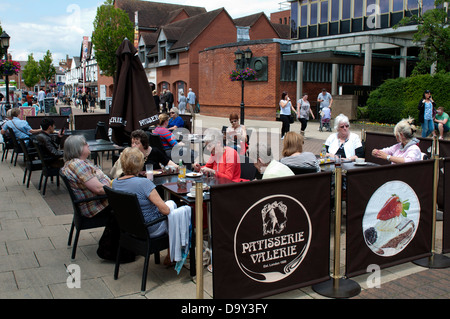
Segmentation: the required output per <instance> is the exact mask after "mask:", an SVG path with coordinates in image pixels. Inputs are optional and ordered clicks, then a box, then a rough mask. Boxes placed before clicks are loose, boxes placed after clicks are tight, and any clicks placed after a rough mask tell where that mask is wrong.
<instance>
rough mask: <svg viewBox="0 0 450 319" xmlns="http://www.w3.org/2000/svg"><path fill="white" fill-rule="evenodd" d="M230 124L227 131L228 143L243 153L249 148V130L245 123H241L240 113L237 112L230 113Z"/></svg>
mask: <svg viewBox="0 0 450 319" xmlns="http://www.w3.org/2000/svg"><path fill="white" fill-rule="evenodd" d="M230 124H231V126H229V127H227V130H226V132H225V135H226V141H227V145H229V146H231V147H233V148H234V149H235V150H236V151H237V152H238V153H239V154H241V155H243V154H245V151H246V150H247V143H248V141H247V130H246V128H245V126H244V125H241V124H239V115H237V114H236V113H231V114H230Z"/></svg>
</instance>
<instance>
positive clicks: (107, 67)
mask: <svg viewBox="0 0 450 319" xmlns="http://www.w3.org/2000/svg"><path fill="white" fill-rule="evenodd" d="M133 37H134V28H133V23H132V22H131V20H130V18H129V17H128V14H127V13H126V12H125V11H123V10H121V9H119V8H115V7H114V5H113V1H112V0H106V1H105V3H104V4H103V5H101V6H100V7H98V8H97V15H96V17H95V20H94V32H93V33H92V44H93V45H94V48H95V57H96V60H97V63H98V66H99V68H100V70H102V71H103V74H104V75H106V76H114V74H115V72H116V64H117V62H116V51H117V49H118V48H119V46H120V44H121V43H122V41H123V40H124V39H125V38H128V39H133Z"/></svg>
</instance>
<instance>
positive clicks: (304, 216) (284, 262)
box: [234, 195, 312, 283]
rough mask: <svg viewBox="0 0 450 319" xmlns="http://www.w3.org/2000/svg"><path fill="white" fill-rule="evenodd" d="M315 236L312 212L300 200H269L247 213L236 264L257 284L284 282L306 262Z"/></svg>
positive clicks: (242, 222) (240, 231)
mask: <svg viewBox="0 0 450 319" xmlns="http://www.w3.org/2000/svg"><path fill="white" fill-rule="evenodd" d="M311 235H312V228H311V220H310V218H309V215H308V212H307V211H306V209H305V207H304V206H303V205H302V204H301V203H300V202H299V201H298V200H297V199H295V198H293V197H291V196H287V195H272V196H268V197H265V198H263V199H261V200H259V201H258V202H256V203H255V204H254V205H252V206H251V207H250V208H249V209H248V210H247V211H246V212H245V214H244V215H243V216H242V218H241V220H240V222H239V225H238V227H237V228H236V231H235V234H234V255H235V259H236V262H237V264H238V265H239V268H240V269H241V270H242V272H243V273H244V274H245V275H247V276H248V277H250V278H251V279H253V280H255V281H258V282H265V283H271V282H276V281H279V280H282V279H284V278H286V277H288V276H289V275H291V274H292V273H293V272H294V271H295V270H296V269H297V268H298V267H299V266H300V264H301V263H302V261H303V259H304V258H305V256H306V254H307V253H308V249H309V246H310V242H311Z"/></svg>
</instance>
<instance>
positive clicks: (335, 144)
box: [325, 114, 364, 161]
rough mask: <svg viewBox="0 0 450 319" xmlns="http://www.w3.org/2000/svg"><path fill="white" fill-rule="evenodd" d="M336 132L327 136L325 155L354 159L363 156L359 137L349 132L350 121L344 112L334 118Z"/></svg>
mask: <svg viewBox="0 0 450 319" xmlns="http://www.w3.org/2000/svg"><path fill="white" fill-rule="evenodd" d="M334 129H335V130H336V131H337V132H336V133H333V134H331V135H330V136H328V138H327V140H326V141H325V147H326V148H327V156H331V157H333V156H340V157H341V158H342V159H346V160H351V161H354V160H355V158H358V157H364V149H363V146H362V143H361V139H360V138H359V136H358V135H357V134H355V133H352V132H350V122H349V120H348V117H347V116H345V115H344V114H339V115H338V116H336V119H335V120H334Z"/></svg>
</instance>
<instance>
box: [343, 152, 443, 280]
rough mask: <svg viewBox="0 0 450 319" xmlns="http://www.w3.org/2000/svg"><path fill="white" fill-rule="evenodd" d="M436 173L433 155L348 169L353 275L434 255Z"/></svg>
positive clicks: (348, 261) (349, 263)
mask: <svg viewBox="0 0 450 319" xmlns="http://www.w3.org/2000/svg"><path fill="white" fill-rule="evenodd" d="M433 172H434V166H433V161H432V160H428V161H420V162H413V163H407V164H396V165H384V166H379V167H374V168H366V169H358V170H351V171H348V172H347V236H346V267H347V275H348V276H349V277H351V276H354V275H359V274H362V273H365V272H366V270H367V267H368V266H369V265H371V264H375V265H378V266H379V267H380V268H385V267H389V266H393V265H397V264H401V263H404V262H407V261H411V260H414V259H419V258H422V257H426V256H429V255H431V253H430V252H431V239H432V238H431V236H432V234H431V233H432V213H433Z"/></svg>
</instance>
